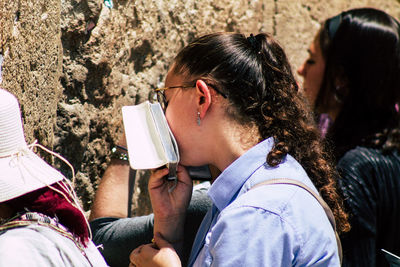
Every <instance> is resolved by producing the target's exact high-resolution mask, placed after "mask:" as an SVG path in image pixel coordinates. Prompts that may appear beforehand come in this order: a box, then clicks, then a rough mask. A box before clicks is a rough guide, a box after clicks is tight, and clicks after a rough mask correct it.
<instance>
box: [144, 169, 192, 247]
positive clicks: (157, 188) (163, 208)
mask: <svg viewBox="0 0 400 267" xmlns="http://www.w3.org/2000/svg"><path fill="white" fill-rule="evenodd" d="M167 174H168V169H167V168H164V169H161V170H156V171H154V172H153V173H152V175H151V176H150V179H149V184H148V188H149V193H150V199H151V204H152V207H153V212H154V233H157V232H159V233H161V234H162V235H163V237H164V238H165V239H166V240H168V242H170V243H177V242H180V241H182V240H183V226H184V223H185V217H186V209H187V207H188V205H189V201H190V198H191V196H192V187H193V184H192V180H191V178H190V177H189V174H188V172H187V171H186V169H185V168H184V167H183V166H180V165H179V166H178V169H177V177H178V180H177V182H176V183H177V184H176V186H175V185H174V183H175V182H174V181H167V180H166V179H164V178H163V177H164V176H165V175H167ZM173 186H175V188H174V189H173V190H172V191H171V190H170V188H171V187H173Z"/></svg>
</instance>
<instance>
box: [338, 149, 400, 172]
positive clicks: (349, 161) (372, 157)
mask: <svg viewBox="0 0 400 267" xmlns="http://www.w3.org/2000/svg"><path fill="white" fill-rule="evenodd" d="M392 163H395V164H400V158H399V157H398V153H397V152H396V151H392V152H388V153H386V154H384V153H383V152H382V151H381V150H380V149H375V148H367V147H360V146H359V147H356V148H354V149H351V150H349V151H347V152H346V153H345V154H344V155H343V157H341V158H340V159H339V161H338V167H339V168H349V167H350V168H363V167H367V166H373V165H384V164H392Z"/></svg>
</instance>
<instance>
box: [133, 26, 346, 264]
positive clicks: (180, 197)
mask: <svg viewBox="0 0 400 267" xmlns="http://www.w3.org/2000/svg"><path fill="white" fill-rule="evenodd" d="M165 86H166V88H161V89H157V91H158V92H160V93H162V94H163V96H162V97H165V106H166V110H165V114H166V117H167V120H168V123H169V125H170V127H171V130H172V132H173V134H174V135H175V137H176V140H177V142H178V145H179V151H180V153H181V164H182V165H189V166H200V165H205V164H211V165H213V166H216V167H217V168H218V169H219V170H222V173H221V174H220V175H219V176H218V177H217V178H216V179H214V180H213V183H212V185H211V187H210V189H209V192H208V195H209V197H210V198H211V200H212V201H213V205H212V208H211V209H210V210H209V212H208V213H207V215H206V217H205V218H204V220H203V223H202V225H201V226H200V229H199V231H198V233H197V236H196V239H195V242H194V245H193V248H192V253H191V257H190V259H189V266H199V265H201V266H209V265H216V266H303V265H316V266H317V265H321V266H338V265H339V264H340V263H339V255H338V245H337V242H336V239H335V233H334V230H333V228H332V225H331V224H330V223H329V220H328V218H327V216H326V213H325V212H324V210H323V208H322V206H321V205H320V204H319V203H318V201H317V200H316V199H315V198H314V197H313V196H312V195H311V194H310V193H309V192H307V191H306V190H304V189H303V188H301V187H297V186H293V185H286V184H279V185H264V186H257V187H255V185H257V184H259V183H260V182H264V181H268V180H272V179H276V178H291V179H294V180H296V181H300V182H302V183H304V184H306V185H307V186H308V187H310V188H312V189H311V191H313V192H315V193H317V192H319V193H320V194H321V196H322V197H323V198H324V199H325V201H326V202H327V203H328V205H329V206H330V207H331V209H332V211H333V214H334V215H335V219H336V225H337V227H338V231H339V232H341V231H345V230H347V229H348V224H347V221H346V214H345V213H344V212H343V210H342V208H341V205H340V199H339V197H338V195H337V193H336V191H335V181H336V178H337V177H336V173H335V171H334V169H333V168H332V167H331V165H330V164H329V162H328V160H327V159H326V157H325V154H324V152H323V149H322V146H321V144H320V141H319V140H320V137H319V132H318V130H317V129H316V127H314V123H313V120H314V118H313V116H312V115H311V113H310V112H309V110H308V108H307V105H305V104H304V102H303V100H302V99H301V98H300V96H299V94H298V92H297V89H298V88H297V84H296V81H295V79H294V78H293V75H292V73H291V68H290V65H289V63H288V61H287V58H286V56H285V53H284V51H283V50H282V48H281V47H280V46H279V45H278V44H277V43H276V42H275V41H274V40H273V39H272V38H271V36H270V35H267V34H258V35H256V36H253V35H251V36H250V37H248V38H246V37H245V36H243V35H242V34H235V33H216V34H210V35H205V36H203V37H200V38H198V39H196V40H194V41H193V42H192V43H191V44H189V45H188V46H186V47H185V48H184V49H183V50H182V51H181V52H180V53H179V54H178V55H177V57H176V58H175V61H174V63H173V65H172V67H171V68H170V71H169V73H168V75H167V78H166V81H165ZM167 173H168V170H167V169H162V170H157V171H155V172H154V173H153V174H152V176H151V177H150V180H149V191H150V196H151V201H152V205H153V211H154V233H155V244H149V245H144V246H140V247H138V248H137V249H135V250H134V251H133V252H132V253H131V256H130V260H131V265H130V266H146V265H149V266H179V265H180V264H181V263H180V260H179V257H178V254H177V253H179V251H180V246H181V244H182V240H183V224H184V221H185V211H186V208H187V206H188V203H189V199H190V195H191V192H192V182H191V180H190V178H189V176H188V174H187V171H186V170H185V168H184V167H182V166H179V168H178V183H177V186H176V187H175V189H174V190H173V191H171V190H169V189H170V187H171V184H170V182H167V181H166V180H165V179H163V176H165V175H166V174H167Z"/></svg>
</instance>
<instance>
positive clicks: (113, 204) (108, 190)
mask: <svg viewBox="0 0 400 267" xmlns="http://www.w3.org/2000/svg"><path fill="white" fill-rule="evenodd" d="M120 145H121V146H122V147H126V140H125V135H124V136H123V137H122V138H121V141H120ZM129 169H130V166H129V162H128V161H126V160H120V159H112V160H111V164H110V165H109V166H108V167H107V169H106V171H105V173H104V175H103V178H102V179H101V182H100V185H99V187H98V188H97V192H96V196H95V199H94V203H93V206H92V211H91V213H90V217H89V221H92V220H94V219H96V218H101V217H117V218H125V217H127V215H128V214H127V213H128V187H129Z"/></svg>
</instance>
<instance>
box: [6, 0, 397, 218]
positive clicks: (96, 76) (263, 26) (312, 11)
mask: <svg viewBox="0 0 400 267" xmlns="http://www.w3.org/2000/svg"><path fill="white" fill-rule="evenodd" d="M107 2H109V1H107ZM361 6H372V7H378V8H381V9H384V10H385V11H387V12H388V13H390V14H391V15H393V16H395V17H397V18H400V2H399V0H352V1H350V0H347V1H345V0H332V1H322V0H296V1H295V0H247V1H244V0H235V1H231V0H180V1H178V0H169V1H162V0H137V1H129V0H114V3H113V7H112V8H110V7H107V6H106V5H105V4H104V2H103V1H102V0H61V1H60V0H2V1H0V25H1V27H0V53H1V55H2V57H3V58H4V62H3V64H2V80H3V82H2V84H1V86H2V87H3V88H5V89H8V90H10V91H11V92H13V93H15V94H16V95H17V97H18V98H19V100H20V102H21V105H22V113H23V117H24V124H25V132H26V137H27V140H28V141H29V142H32V141H33V140H34V139H37V140H38V141H39V142H40V143H42V144H44V145H46V146H47V147H49V148H52V149H54V150H55V151H57V152H59V153H60V154H62V155H64V156H65V157H66V158H67V159H68V160H69V161H70V162H71V163H72V165H73V166H74V168H75V170H76V172H77V175H76V176H77V190H78V194H79V196H80V197H81V200H82V203H83V204H84V207H85V209H86V210H89V209H90V206H91V201H92V199H93V196H94V192H95V189H96V187H97V185H98V183H99V181H100V178H101V176H102V174H103V172H104V170H105V168H106V167H107V163H108V162H109V154H110V149H111V147H112V146H113V145H114V143H115V142H117V140H118V137H119V136H120V134H121V130H122V128H121V127H122V125H121V113H120V108H121V106H123V105H132V104H137V103H140V102H141V101H144V100H145V99H147V98H148V93H149V90H151V89H152V88H155V87H158V86H160V85H161V84H162V83H163V80H164V78H165V75H166V72H167V70H168V67H169V64H170V62H171V60H172V59H173V57H174V56H175V54H176V53H177V51H178V50H179V49H180V48H182V47H183V46H184V45H186V44H187V43H188V42H189V41H190V40H192V39H193V38H194V37H195V36H198V35H201V34H204V33H210V32H215V31H240V32H243V33H245V34H249V33H257V32H260V31H266V32H270V33H272V34H273V35H274V36H276V38H277V39H278V41H279V42H280V43H281V44H282V45H283V47H284V48H285V49H286V51H287V54H288V56H289V58H290V60H291V62H292V64H293V67H294V69H295V68H297V67H298V66H299V65H300V64H301V63H302V61H303V60H304V59H305V58H306V57H307V52H306V49H307V47H308V45H309V44H310V42H311V40H312V38H313V36H314V34H315V32H316V31H317V29H318V28H319V26H320V22H321V21H323V20H324V19H325V18H327V17H329V16H332V15H335V14H337V13H338V12H340V11H341V10H344V9H348V8H350V7H361ZM0 61H1V57H0ZM48 160H52V159H50V158H48ZM55 164H56V166H58V167H60V168H61V170H62V171H63V172H64V173H65V174H66V175H68V176H70V174H71V172H70V171H69V170H68V168H67V167H66V166H65V165H62V164H61V163H60V162H58V161H56V162H55ZM139 176H140V177H144V176H145V174H143V173H142V174H141V175H139ZM145 180H146V179H143V178H142V179H138V183H139V187H138V188H142V190H141V191H140V190H138V191H137V194H136V200H137V199H139V200H140V201H142V202H141V204H140V205H139V207H140V208H139V210H137V211H138V213H145V212H148V211H149V206H148V202H147V201H146V194H145V190H143V188H145Z"/></svg>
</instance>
